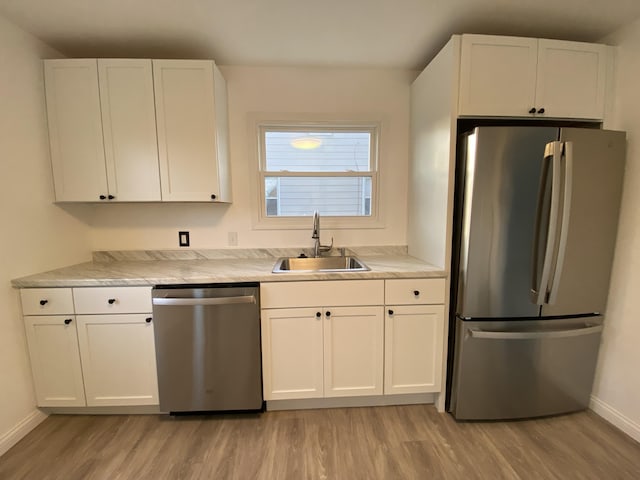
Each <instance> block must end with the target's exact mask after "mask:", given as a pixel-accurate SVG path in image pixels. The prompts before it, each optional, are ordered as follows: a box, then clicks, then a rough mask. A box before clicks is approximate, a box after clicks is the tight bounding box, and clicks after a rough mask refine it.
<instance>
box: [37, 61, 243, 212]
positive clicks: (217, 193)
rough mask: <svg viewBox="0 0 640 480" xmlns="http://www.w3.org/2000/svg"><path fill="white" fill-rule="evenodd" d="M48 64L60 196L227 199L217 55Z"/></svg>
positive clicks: (222, 89) (224, 100)
mask: <svg viewBox="0 0 640 480" xmlns="http://www.w3.org/2000/svg"><path fill="white" fill-rule="evenodd" d="M44 71H45V93H46V100H47V116H48V124H49V142H50V147H51V161H52V167H53V177H54V185H55V195H56V201H58V202H101V201H106V202H118V201H120V202H152V201H165V202H170V201H207V202H211V201H215V202H230V201H231V180H230V172H229V155H228V136H229V132H228V119H227V90H226V83H225V80H224V78H223V77H222V74H221V73H220V71H219V69H218V68H217V67H216V65H215V64H214V62H213V61H210V60H153V61H152V60H149V59H56V60H45V62H44ZM154 88H155V91H154Z"/></svg>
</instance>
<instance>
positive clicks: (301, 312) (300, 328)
mask: <svg viewBox="0 0 640 480" xmlns="http://www.w3.org/2000/svg"><path fill="white" fill-rule="evenodd" d="M317 312H318V310H317V309H313V308H283V309H264V310H262V359H263V360H262V369H263V381H264V393H265V398H266V399H267V400H282V399H287V398H319V397H322V396H323V395H324V390H323V385H324V376H323V375H324V374H323V371H324V365H323V339H322V329H323V322H322V316H321V315H319V316H316V313H317Z"/></svg>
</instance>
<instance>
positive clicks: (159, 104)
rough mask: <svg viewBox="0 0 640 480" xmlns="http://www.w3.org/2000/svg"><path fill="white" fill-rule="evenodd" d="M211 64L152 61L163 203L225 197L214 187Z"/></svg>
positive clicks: (215, 152) (214, 154)
mask: <svg viewBox="0 0 640 480" xmlns="http://www.w3.org/2000/svg"><path fill="white" fill-rule="evenodd" d="M213 68H214V64H213V62H212V61H208V60H153V81H154V86H155V100H156V116H157V126H158V151H159V154H160V178H161V185H162V200H163V201H211V200H212V199H213V200H219V201H225V200H224V199H222V198H221V193H220V191H219V185H220V183H219V178H218V175H219V172H218V166H217V153H218V150H217V142H216V115H215V99H214V78H213ZM212 195H214V196H215V198H214V197H212Z"/></svg>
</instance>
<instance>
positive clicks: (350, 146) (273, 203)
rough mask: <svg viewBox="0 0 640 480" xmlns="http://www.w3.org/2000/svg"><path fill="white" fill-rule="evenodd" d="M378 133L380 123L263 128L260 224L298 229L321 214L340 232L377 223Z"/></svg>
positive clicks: (260, 128)
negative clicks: (343, 229)
mask: <svg viewBox="0 0 640 480" xmlns="http://www.w3.org/2000/svg"><path fill="white" fill-rule="evenodd" d="M378 129H379V127H378V125H377V124H375V123H368V124H326V123H322V124H320V123H315V124H314V123H304V124H302V123H300V124H296V123H293V122H292V123H291V124H286V125H283V124H278V123H262V124H260V125H258V136H259V146H258V148H259V179H260V210H261V212H260V220H262V221H263V222H264V221H266V223H267V224H272V225H273V220H274V219H287V220H286V221H280V222H278V224H279V225H280V226H283V225H288V226H294V225H295V223H296V221H297V223H300V217H308V216H310V215H312V214H313V212H314V211H315V210H317V211H318V212H319V213H320V215H321V217H322V218H323V219H327V218H328V219H331V221H330V222H329V224H330V226H333V227H336V228H341V227H342V228H344V227H348V226H351V225H353V226H356V225H354V224H353V221H355V223H356V224H358V225H357V226H358V227H362V226H364V225H363V222H365V223H366V222H367V221H368V222H371V221H372V220H373V221H375V220H376V218H377V183H378V182H377V180H378V178H377V176H378V169H377V165H378V158H377V153H378ZM347 219H348V220H350V221H351V222H352V223H351V224H349V222H348V221H347ZM305 220H306V219H305ZM307 223H308V222H305V223H304V225H305V226H306V224H307Z"/></svg>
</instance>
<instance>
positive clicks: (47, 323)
mask: <svg viewBox="0 0 640 480" xmlns="http://www.w3.org/2000/svg"><path fill="white" fill-rule="evenodd" d="M24 320H25V328H26V334H27V342H28V345H29V356H30V358H31V370H32V372H33V380H34V384H35V390H36V401H37V404H38V406H40V407H78V406H81V407H83V406H85V397H84V386H83V381H82V368H81V367H80V352H79V350H78V336H77V333H76V325H75V317H74V316H73V315H48V316H44V315H34V316H26V317H25V318H24Z"/></svg>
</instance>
